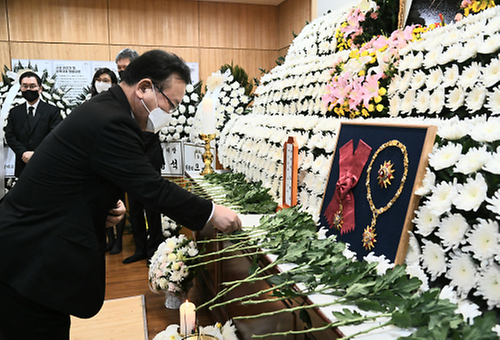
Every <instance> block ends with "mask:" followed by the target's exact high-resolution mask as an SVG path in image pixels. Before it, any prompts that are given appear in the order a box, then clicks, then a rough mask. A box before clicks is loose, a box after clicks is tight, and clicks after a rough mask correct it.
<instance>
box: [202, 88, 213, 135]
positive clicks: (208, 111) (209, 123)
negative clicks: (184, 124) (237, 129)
mask: <svg viewBox="0 0 500 340" xmlns="http://www.w3.org/2000/svg"><path fill="white" fill-rule="evenodd" d="M201 105H202V106H201V108H202V117H201V120H202V130H201V133H203V134H206V135H208V134H211V133H215V112H214V107H213V99H212V98H207V97H205V98H203V101H202V104H201Z"/></svg>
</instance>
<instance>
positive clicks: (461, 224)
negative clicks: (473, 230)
mask: <svg viewBox="0 0 500 340" xmlns="http://www.w3.org/2000/svg"><path fill="white" fill-rule="evenodd" d="M469 228H470V226H469V224H468V223H467V220H466V219H465V218H464V217H463V216H462V215H460V214H452V215H449V216H446V217H445V218H443V219H442V221H441V223H440V225H439V228H438V231H437V232H436V235H437V236H439V237H440V238H441V243H442V244H443V246H444V247H445V249H446V251H448V250H450V249H452V248H453V249H456V248H458V246H460V244H463V243H465V233H466V232H467V231H468V230H469Z"/></svg>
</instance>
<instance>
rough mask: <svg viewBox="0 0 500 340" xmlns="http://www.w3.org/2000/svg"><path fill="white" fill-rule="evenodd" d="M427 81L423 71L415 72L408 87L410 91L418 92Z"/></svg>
mask: <svg viewBox="0 0 500 340" xmlns="http://www.w3.org/2000/svg"><path fill="white" fill-rule="evenodd" d="M426 80H427V76H426V75H425V73H424V72H423V71H420V70H417V71H415V72H414V73H413V78H412V79H411V84H410V87H411V88H412V89H415V90H418V89H419V88H421V87H422V86H423V85H424V84H425V81H426Z"/></svg>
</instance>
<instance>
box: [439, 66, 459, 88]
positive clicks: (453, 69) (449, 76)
mask: <svg viewBox="0 0 500 340" xmlns="http://www.w3.org/2000/svg"><path fill="white" fill-rule="evenodd" d="M459 77H460V71H459V69H458V66H457V64H453V65H451V66H450V67H447V68H446V70H445V71H444V77H443V85H444V86H445V87H454V86H455V85H456V84H457V80H458V78H459Z"/></svg>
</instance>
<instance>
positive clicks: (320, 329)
mask: <svg viewBox="0 0 500 340" xmlns="http://www.w3.org/2000/svg"><path fill="white" fill-rule="evenodd" d="M389 316H391V314H390V313H385V314H378V315H372V316H363V317H359V318H354V319H352V320H345V321H337V322H333V323H330V324H327V325H324V326H322V327H316V328H308V329H305V330H300V331H287V332H276V333H267V334H261V335H255V334H254V335H252V338H267V337H270V336H285V335H292V334H294V335H296V334H305V333H312V332H320V331H324V330H325V329H328V328H332V327H340V326H346V325H349V324H356V323H360V322H364V321H368V320H375V319H378V318H381V317H389ZM233 319H234V318H233ZM344 339H345V338H344Z"/></svg>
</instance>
